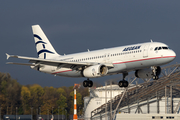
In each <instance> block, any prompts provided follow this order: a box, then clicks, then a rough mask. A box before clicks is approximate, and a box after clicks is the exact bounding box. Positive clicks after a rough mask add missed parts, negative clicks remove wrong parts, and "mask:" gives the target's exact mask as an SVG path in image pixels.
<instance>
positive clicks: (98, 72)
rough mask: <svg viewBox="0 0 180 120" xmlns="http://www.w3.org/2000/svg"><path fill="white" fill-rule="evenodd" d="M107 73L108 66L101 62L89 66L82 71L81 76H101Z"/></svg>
mask: <svg viewBox="0 0 180 120" xmlns="http://www.w3.org/2000/svg"><path fill="white" fill-rule="evenodd" d="M107 73H108V68H107V67H106V66H105V65H103V64H100V65H94V66H90V67H87V68H85V69H84V70H83V71H82V74H83V76H84V77H87V78H95V77H102V76H105V75H106V74H107Z"/></svg>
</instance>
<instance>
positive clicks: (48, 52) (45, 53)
mask: <svg viewBox="0 0 180 120" xmlns="http://www.w3.org/2000/svg"><path fill="white" fill-rule="evenodd" d="M32 31H33V35H34V40H35V45H36V50H37V54H38V56H39V58H43V59H50V58H53V57H56V56H59V54H58V53H57V52H56V51H55V49H54V48H53V46H52V45H51V43H50V42H49V40H48V38H47V37H46V35H45V34H44V32H43V31H42V29H41V27H40V26H39V25H33V26H32Z"/></svg>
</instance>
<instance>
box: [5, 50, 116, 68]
mask: <svg viewBox="0 0 180 120" xmlns="http://www.w3.org/2000/svg"><path fill="white" fill-rule="evenodd" d="M6 55H7V59H9V58H10V57H12V58H19V59H25V60H29V62H30V63H32V64H27V63H13V62H8V63H7V64H16V65H27V66H36V65H51V66H57V67H65V68H79V67H82V66H92V65H97V64H99V63H96V62H70V61H58V60H52V59H41V58H33V57H24V56H18V55H9V54H7V53H6ZM104 65H106V66H107V67H109V68H112V67H114V66H113V64H112V63H105V64H104Z"/></svg>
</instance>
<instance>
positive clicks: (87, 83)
mask: <svg viewBox="0 0 180 120" xmlns="http://www.w3.org/2000/svg"><path fill="white" fill-rule="evenodd" d="M83 86H84V87H92V86H93V81H91V80H89V78H88V79H87V80H85V81H84V82H83Z"/></svg>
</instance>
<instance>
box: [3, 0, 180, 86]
mask: <svg viewBox="0 0 180 120" xmlns="http://www.w3.org/2000/svg"><path fill="white" fill-rule="evenodd" d="M179 5H180V1H179V0H173V1H169V0H114V1H110V0H109V1H106V0H103V1H102V0H101V1H87V0H86V1H85V0H81V1H79V0H76V1H75V0H73V1H62V0H59V1H55V0H54V1H52V0H51V1H50V0H49V1H45V0H41V1H35V0H30V1H24V0H15V1H5V0H2V1H0V39H1V43H0V55H1V57H0V72H7V73H10V74H11V76H12V78H15V79H17V80H18V82H19V83H21V84H23V85H27V84H35V83H37V84H40V85H41V86H54V87H61V86H71V85H74V83H79V82H82V81H83V80H85V78H66V77H59V76H56V77H54V76H52V75H50V74H45V73H40V72H38V71H35V70H32V69H30V68H29V67H27V66H18V65H6V64H5V63H6V62H24V63H27V62H28V61H27V60H19V59H14V58H10V59H9V60H6V55H5V53H9V54H15V55H21V56H29V57H37V53H36V49H35V43H34V38H33V34H32V29H31V26H32V25H35V24H39V25H40V26H41V28H42V29H43V31H44V32H45V34H46V35H47V37H48V39H49V40H50V42H51V44H52V45H53V46H54V48H55V49H56V51H57V52H58V53H59V54H64V53H65V54H70V53H77V52H83V51H87V49H90V50H97V49H103V48H109V47H116V46H122V45H128V44H134V43H142V42H148V41H150V39H152V40H153V41H158V42H163V43H166V44H167V45H169V47H170V48H171V49H173V50H174V51H175V52H176V54H177V57H176V59H175V60H174V61H173V62H172V63H171V64H173V63H176V62H178V63H179V60H180V57H179V54H180V52H179V50H180V47H179V46H180V7H179ZM118 76H120V75H118ZM118 76H117V75H116V76H108V77H103V78H98V79H92V80H93V81H97V82H100V83H104V80H107V79H113V78H116V77H118Z"/></svg>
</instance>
